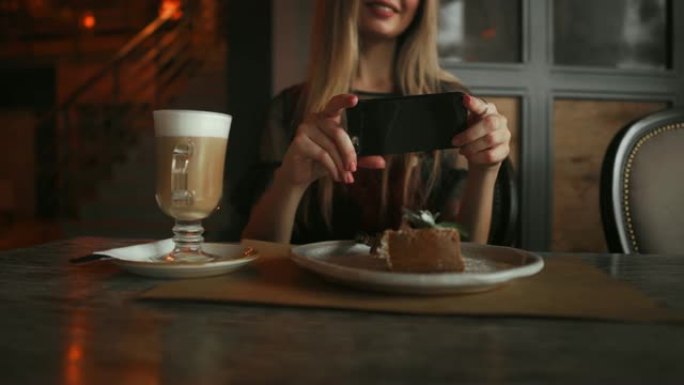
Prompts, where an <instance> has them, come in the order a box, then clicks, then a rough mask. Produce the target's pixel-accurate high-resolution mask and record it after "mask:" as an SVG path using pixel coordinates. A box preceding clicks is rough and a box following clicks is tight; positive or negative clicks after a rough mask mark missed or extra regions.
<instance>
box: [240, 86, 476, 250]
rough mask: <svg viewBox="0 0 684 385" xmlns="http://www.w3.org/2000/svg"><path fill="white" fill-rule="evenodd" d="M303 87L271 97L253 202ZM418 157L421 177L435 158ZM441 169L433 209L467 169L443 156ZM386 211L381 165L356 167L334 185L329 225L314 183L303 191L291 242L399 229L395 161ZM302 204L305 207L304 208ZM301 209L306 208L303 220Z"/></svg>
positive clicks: (283, 143) (291, 129)
mask: <svg viewBox="0 0 684 385" xmlns="http://www.w3.org/2000/svg"><path fill="white" fill-rule="evenodd" d="M300 93H301V86H293V87H290V88H288V89H285V90H284V91H282V92H281V93H280V94H278V95H277V96H276V97H275V98H274V99H273V100H272V102H271V107H270V110H269V115H268V123H267V126H266V127H265V130H264V132H263V135H262V140H261V148H260V156H259V163H258V164H257V166H256V167H255V168H254V169H253V170H251V172H250V177H251V178H252V182H251V185H252V186H253V188H252V191H253V192H252V193H251V196H252V202H251V204H254V203H256V200H257V199H258V197H259V196H260V195H261V194H262V193H263V191H265V189H266V188H267V187H268V185H269V183H270V182H271V179H272V176H273V172H274V171H275V169H276V168H277V167H278V166H279V165H280V162H281V161H282V158H283V156H284V154H285V152H286V150H287V148H288V146H289V145H290V142H291V140H292V138H293V137H294V133H295V130H296V124H295V123H294V118H293V115H294V110H295V108H296V103H297V100H298V97H299V95H300ZM357 95H358V96H359V97H360V98H371V97H386V96H393V95H392V94H377V93H366V92H357ZM418 155H419V156H420V157H422V158H423V162H421V170H420V175H421V177H422V178H421V179H422V180H423V181H424V180H427V178H428V177H429V175H430V173H431V170H432V165H433V162H434V159H435V158H434V157H433V155H432V154H428V153H425V154H418ZM441 162H442V165H441V166H442V172H441V173H440V177H439V180H437V181H436V183H435V185H434V188H433V189H432V191H431V193H430V195H429V197H427V199H426V200H425V201H426V202H427V204H426V206H425V207H420V208H421V209H428V210H430V211H432V212H440V211H442V210H443V209H444V208H445V206H446V204H447V203H449V202H450V201H452V200H454V199H457V197H458V194H459V192H460V190H461V188H462V184H463V181H464V179H465V175H466V171H465V170H459V169H454V168H453V167H452V166H451V162H450V161H449V160H448V159H446V158H445V159H442V160H441ZM389 172H390V174H389V188H388V200H387V211H386V215H384V216H383V215H380V212H379V207H380V196H381V185H382V170H371V169H362V168H359V169H358V171H357V172H356V173H355V174H354V178H355V183H353V184H350V185H344V184H340V183H336V184H335V186H334V189H335V192H334V194H335V195H334V197H335V198H334V200H333V207H332V223H331V226H330V227H328V226H327V225H326V224H325V221H324V220H323V216H322V215H321V212H320V204H319V200H318V191H317V189H318V183H313V184H312V185H311V187H310V188H309V191H307V195H308V198H306V199H305V200H303V201H302V204H300V207H299V211H300V212H299V213H298V215H297V219H296V221H295V226H294V231H293V235H292V240H291V241H292V243H309V242H317V241H323V240H332V239H352V238H354V237H355V236H356V235H358V234H360V233H367V234H373V233H375V232H378V231H382V230H384V229H387V228H397V227H398V226H399V224H400V222H401V213H402V204H401V202H402V197H401V191H402V189H403V188H402V183H403V180H402V179H403V178H402V177H401V176H402V175H403V169H402V166H401V165H399V166H397V167H393V168H391V169H390V171H389ZM305 205H306V207H307V209H306V210H304V206H305ZM302 210H304V212H305V213H306V218H307V219H306V220H304V215H303V213H302Z"/></svg>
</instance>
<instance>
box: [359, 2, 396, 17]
mask: <svg viewBox="0 0 684 385" xmlns="http://www.w3.org/2000/svg"><path fill="white" fill-rule="evenodd" d="M366 7H368V9H369V10H370V11H371V13H372V14H373V15H374V16H375V17H378V18H381V19H389V18H390V17H392V16H394V15H395V14H396V13H398V12H399V10H397V9H396V8H394V7H393V6H392V5H390V4H388V3H384V2H380V1H377V2H375V1H374V2H370V3H366Z"/></svg>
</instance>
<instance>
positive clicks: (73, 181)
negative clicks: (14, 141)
mask: <svg viewBox="0 0 684 385" xmlns="http://www.w3.org/2000/svg"><path fill="white" fill-rule="evenodd" d="M194 53H195V47H193V23H192V18H191V15H190V14H189V13H187V12H185V13H183V15H182V17H180V18H177V17H176V14H175V11H174V10H173V9H170V10H167V11H166V12H165V13H163V14H162V15H160V16H159V17H158V18H157V19H156V20H154V21H152V22H151V23H150V24H149V25H147V26H146V27H145V28H144V29H143V30H141V31H140V32H139V33H138V34H136V35H135V36H134V37H133V38H132V39H131V40H130V41H129V42H128V43H127V44H126V45H124V46H123V47H122V48H121V49H120V50H119V51H118V52H117V53H116V54H115V55H114V57H113V58H112V59H111V60H110V61H109V62H108V63H107V64H105V65H104V66H103V67H102V68H101V69H99V70H98V71H97V72H95V73H94V74H93V75H91V76H89V77H88V78H87V79H86V80H85V81H84V82H83V83H82V84H80V85H79V86H78V87H77V88H76V89H75V90H74V91H73V92H72V93H71V94H69V96H68V97H67V98H65V99H64V100H63V101H62V102H61V103H60V104H59V105H57V106H55V107H54V108H53V109H52V110H51V111H50V112H49V113H48V114H47V115H46V116H45V118H44V119H42V120H41V122H40V124H39V127H38V143H37V147H38V161H39V168H38V175H37V182H38V211H39V215H41V216H47V217H75V216H76V215H77V212H78V205H79V204H80V202H83V201H87V200H88V199H90V198H92V197H93V195H94V194H95V191H96V189H95V187H96V186H97V184H98V182H100V181H101V180H103V179H104V178H106V177H107V176H108V175H109V174H110V173H111V170H112V166H113V164H115V163H116V162H120V161H122V160H123V158H125V156H126V151H127V149H129V148H130V146H131V144H133V143H135V142H136V140H137V138H138V137H139V136H140V134H141V133H142V132H143V131H144V130H149V129H150V128H151V126H152V120H151V118H152V110H153V109H155V108H158V107H159V106H163V105H164V104H165V103H167V102H168V100H169V98H171V97H172V96H173V95H174V93H175V92H176V89H177V88H178V87H180V86H182V83H183V81H184V80H185V79H186V78H187V74H188V73H189V72H191V71H192V70H194V69H195V68H196V67H197V65H198V59H197V57H196V55H195V54H194Z"/></svg>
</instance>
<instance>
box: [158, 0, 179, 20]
mask: <svg viewBox="0 0 684 385" xmlns="http://www.w3.org/2000/svg"><path fill="white" fill-rule="evenodd" d="M159 16H162V17H164V16H166V17H170V18H171V19H173V20H178V19H180V18H181V17H183V11H182V10H181V0H162V2H161V4H160V5H159Z"/></svg>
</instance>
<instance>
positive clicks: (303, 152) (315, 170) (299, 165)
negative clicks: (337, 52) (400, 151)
mask: <svg viewBox="0 0 684 385" xmlns="http://www.w3.org/2000/svg"><path fill="white" fill-rule="evenodd" d="M356 103H358V97H357V96H356V95H352V94H339V95H335V96H333V97H332V98H331V99H330V101H328V104H326V106H325V108H323V111H321V112H319V113H315V114H311V115H309V116H307V117H306V118H305V119H304V121H303V122H302V123H301V124H300V125H299V127H297V132H296V134H295V137H294V139H293V140H292V143H291V144H290V147H289V148H288V150H287V152H286V153H285V156H284V158H283V164H282V166H281V167H280V168H281V173H282V174H284V175H281V176H284V177H285V178H286V179H287V181H288V182H289V183H291V184H292V185H297V186H303V187H306V186H308V185H309V184H311V183H312V182H314V181H315V180H317V179H318V178H320V177H322V176H324V175H329V176H330V177H331V178H332V179H333V180H334V181H336V182H343V183H353V182H354V175H353V172H355V171H356V168H357V166H361V167H371V168H381V167H384V159H382V158H381V157H366V158H361V159H360V160H359V162H360V163H361V164H360V165H359V164H358V163H357V158H356V150H355V149H354V145H353V144H352V142H351V139H350V138H349V135H348V134H347V131H346V130H345V129H344V127H343V126H342V113H343V112H344V110H345V109H347V108H351V107H354V106H356Z"/></svg>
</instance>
